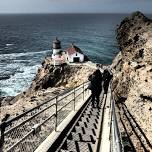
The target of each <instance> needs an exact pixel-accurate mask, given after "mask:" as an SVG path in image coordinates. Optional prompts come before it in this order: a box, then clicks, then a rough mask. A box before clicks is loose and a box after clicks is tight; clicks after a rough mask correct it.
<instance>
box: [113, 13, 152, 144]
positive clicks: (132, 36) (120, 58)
mask: <svg viewBox="0 0 152 152" xmlns="http://www.w3.org/2000/svg"><path fill="white" fill-rule="evenodd" d="M117 40H118V44H119V47H120V52H119V54H118V55H117V57H116V58H115V59H114V60H113V64H112V69H113V73H114V78H113V91H114V95H115V98H116V100H117V102H125V104H126V105H127V107H128V108H129V110H130V112H131V113H132V115H133V116H134V117H135V119H136V120H137V122H138V124H140V126H141V128H142V129H143V131H144V133H145V134H146V136H147V137H148V139H149V141H150V142H151V143H152V110H151V107H152V20H150V19H148V18H147V17H145V16H144V15H143V14H142V13H140V12H136V13H133V14H132V15H131V16H130V17H126V18H125V19H124V20H123V21H122V22H121V23H120V25H119V27H118V29H117Z"/></svg>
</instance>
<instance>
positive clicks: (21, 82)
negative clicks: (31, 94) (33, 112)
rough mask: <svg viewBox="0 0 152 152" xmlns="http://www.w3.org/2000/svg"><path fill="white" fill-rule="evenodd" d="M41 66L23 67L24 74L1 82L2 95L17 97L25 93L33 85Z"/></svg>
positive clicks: (18, 74) (17, 74)
mask: <svg viewBox="0 0 152 152" xmlns="http://www.w3.org/2000/svg"><path fill="white" fill-rule="evenodd" d="M39 66H40V65H35V66H26V67H21V69H20V70H23V73H16V74H15V75H12V76H11V77H10V79H7V80H0V90H1V92H2V95H5V96H7V95H9V96H15V95H17V94H18V93H20V92H22V91H24V90H25V89H26V88H27V87H29V85H30V84H31V81H32V79H33V78H34V76H35V73H36V71H37V69H38V67H39Z"/></svg>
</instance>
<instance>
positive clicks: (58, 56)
mask: <svg viewBox="0 0 152 152" xmlns="http://www.w3.org/2000/svg"><path fill="white" fill-rule="evenodd" d="M52 51H53V53H52V60H53V64H54V66H56V65H61V64H63V63H65V58H66V57H65V52H64V51H63V50H62V48H61V41H59V40H58V39H57V38H56V40H55V41H53V47H52Z"/></svg>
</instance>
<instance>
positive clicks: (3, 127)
mask: <svg viewBox="0 0 152 152" xmlns="http://www.w3.org/2000/svg"><path fill="white" fill-rule="evenodd" d="M0 128H1V138H0V151H1V152H3V145H4V132H5V128H6V122H5V121H3V122H2V124H1V126H0Z"/></svg>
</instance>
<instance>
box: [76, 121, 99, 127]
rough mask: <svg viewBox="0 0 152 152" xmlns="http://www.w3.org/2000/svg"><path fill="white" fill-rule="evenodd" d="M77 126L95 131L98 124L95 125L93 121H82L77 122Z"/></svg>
mask: <svg viewBox="0 0 152 152" xmlns="http://www.w3.org/2000/svg"><path fill="white" fill-rule="evenodd" d="M77 126H80V127H85V129H87V128H94V129H97V126H98V122H97V123H96V121H95V120H93V121H90V122H89V123H88V122H86V121H83V122H82V121H79V122H78V123H77Z"/></svg>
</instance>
